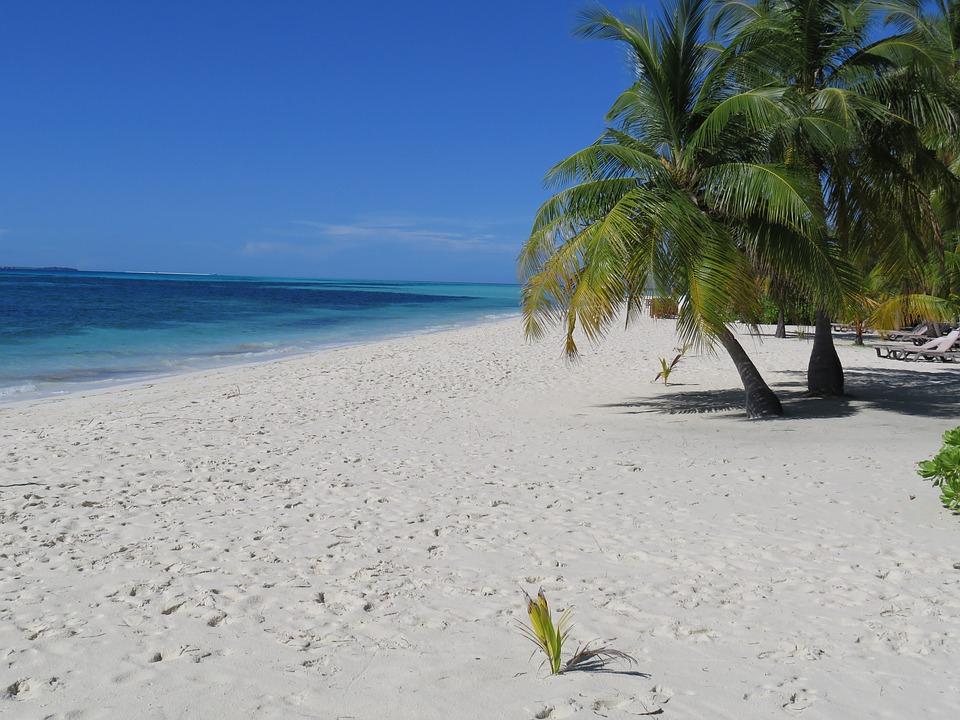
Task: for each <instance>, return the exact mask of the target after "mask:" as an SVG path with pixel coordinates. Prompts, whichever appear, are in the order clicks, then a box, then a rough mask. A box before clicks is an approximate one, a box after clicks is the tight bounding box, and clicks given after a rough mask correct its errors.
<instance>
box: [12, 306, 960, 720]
mask: <svg viewBox="0 0 960 720" xmlns="http://www.w3.org/2000/svg"><path fill="white" fill-rule="evenodd" d="M744 342H745V345H746V346H747V347H748V349H750V350H751V351H752V353H753V356H754V357H755V359H756V361H757V363H758V365H759V366H760V368H761V370H762V371H763V372H764V374H765V376H766V377H767V379H768V380H769V381H770V382H771V384H772V385H774V386H778V387H779V388H780V389H781V390H782V391H783V393H784V397H785V398H786V399H787V402H786V406H787V409H788V411H789V412H790V414H791V417H790V418H788V419H784V420H778V421H770V422H759V423H757V422H753V423H751V422H747V421H745V420H744V419H743V418H742V416H741V415H740V413H739V412H738V411H737V410H733V411H727V412H720V413H716V412H712V413H705V412H698V411H705V410H710V409H716V408H717V407H724V406H731V405H732V406H733V407H734V408H736V406H738V405H739V403H740V391H739V390H738V387H739V386H738V380H737V376H736V374H735V372H734V371H733V368H732V366H731V364H730V363H729V361H728V359H727V358H726V357H723V356H721V357H690V358H687V359H685V360H683V361H682V363H681V364H680V365H679V367H678V369H677V370H676V372H675V375H674V377H673V379H674V380H675V381H676V383H677V384H676V385H672V386H671V387H668V388H664V387H663V386H662V385H653V384H651V382H650V380H651V378H652V377H653V375H654V373H655V372H656V358H657V356H659V355H667V354H669V353H670V351H671V350H672V349H673V348H674V346H675V345H676V341H675V339H674V336H673V327H672V325H671V324H670V323H660V324H654V323H652V322H647V323H644V324H641V325H639V326H637V327H636V328H634V329H632V330H631V331H629V332H627V333H622V332H615V333H613V335H612V336H611V337H610V338H609V340H608V341H607V342H606V343H605V344H604V345H603V346H602V347H601V348H600V350H599V351H589V352H587V353H586V356H585V358H584V361H583V362H582V363H581V364H580V365H578V366H575V367H570V366H568V365H566V364H565V363H564V362H563V361H562V360H561V359H560V357H559V344H558V343H547V344H542V345H537V346H529V345H525V344H524V343H523V342H522V339H521V335H520V330H519V327H518V323H517V322H516V321H507V322H501V323H497V324H491V325H486V326H480V327H473V328H467V329H461V330H455V331H451V332H444V333H438V334H433V335H423V336H419V337H411V338H406V339H401V340H394V341H389V342H383V343H378V344H372V345H367V346H360V347H354V348H347V349H340V350H335V351H328V352H323V353H319V354H316V355H313V356H309V357H302V358H296V359H291V360H285V361H280V362H275V363H271V364H266V365H261V366H252V367H242V368H230V369H224V370H218V371H210V372H205V373H201V374H195V375H188V376H183V377H178V378H171V379H167V380H162V381H157V382H154V383H151V384H147V385H142V386H136V387H127V388H118V389H113V390H110V391H107V392H99V393H94V394H89V395H87V396H70V397H65V398H59V399H53V400H46V401H41V402H34V403H31V404H28V405H20V406H8V407H6V408H3V409H0V437H2V439H3V445H2V459H0V484H2V485H3V487H2V488H0V520H2V536H0V659H2V665H0V692H2V693H4V694H5V697H3V698H2V699H0V715H3V716H4V717H9V718H21V717H22V718H42V717H52V718H179V717H190V718H246V717H250V718H391V719H393V718H411V719H413V718H416V719H418V720H419V719H422V718H444V719H447V718H534V717H537V718H545V717H550V718H563V717H594V716H602V717H610V718H627V717H636V716H637V715H639V714H642V713H644V712H651V711H656V710H657V709H658V708H662V710H663V717H667V718H770V717H778V716H780V715H783V714H787V715H800V716H802V717H805V718H897V719H898V720H901V719H903V718H914V717H916V718H920V717H922V718H957V717H960V675H958V673H957V660H958V658H960V569H957V568H956V567H954V564H955V563H958V562H960V545H958V542H957V539H958V536H960V518H957V517H953V516H951V515H949V514H948V513H946V512H944V511H943V510H942V509H941V508H940V506H939V503H938V501H937V493H936V492H935V490H933V489H932V488H930V487H929V486H927V485H926V484H924V483H923V482H922V481H920V480H919V479H918V478H917V477H916V475H915V474H914V463H915V462H916V461H917V460H919V459H922V458H923V457H925V456H928V455H930V454H931V453H932V452H933V451H934V450H935V449H936V448H937V447H938V445H939V436H940V434H941V433H942V432H943V431H944V430H945V429H947V428H949V427H951V426H954V425H956V424H957V422H958V419H957V416H958V414H960V413H958V412H957V410H958V405H957V403H958V398H960V392H958V390H960V368H955V367H942V366H940V367H934V366H923V365H921V364H919V363H918V364H909V365H907V364H903V363H898V362H894V361H882V360H878V359H876V358H875V357H873V353H872V352H871V351H870V350H868V349H866V350H865V349H857V348H852V347H850V346H849V343H841V348H840V351H841V355H842V357H843V359H844V361H845V363H846V366H847V368H848V386H849V390H850V391H851V393H852V394H853V397H852V398H850V399H847V400H843V401H817V400H809V399H805V398H802V397H800V395H799V393H800V391H801V390H802V386H803V383H804V374H803V369H804V368H805V365H806V359H807V354H808V352H809V348H810V344H809V341H805V340H798V339H787V340H774V339H772V338H767V339H765V340H764V342H763V343H762V345H757V344H756V343H755V341H754V340H753V339H751V338H745V340H744ZM957 567H960V566H957ZM539 585H543V587H544V589H545V590H546V592H547V594H548V597H549V598H550V599H551V600H552V601H553V602H554V603H555V604H556V605H558V606H572V608H573V612H574V620H575V623H576V626H575V629H574V638H575V639H577V640H591V639H595V638H616V640H615V643H614V644H615V645H616V647H618V648H620V649H622V650H624V651H626V652H629V653H632V654H633V655H635V656H636V657H637V659H638V661H639V663H638V665H637V666H636V667H634V668H623V669H624V670H628V671H630V672H628V673H623V674H617V673H605V674H587V673H577V674H568V675H564V676H560V677H555V678H548V677H545V676H544V673H543V671H542V670H541V669H539V668H538V666H539V663H540V659H539V658H533V659H530V652H531V646H530V645H528V644H527V641H525V640H524V639H523V638H522V637H521V636H520V634H519V632H518V631H517V630H516V628H515V623H516V622H517V621H518V620H519V619H521V618H522V617H523V616H524V612H523V607H522V603H521V596H520V591H519V588H520V587H521V586H523V587H526V588H528V589H530V590H535V589H536V588H537V586H539Z"/></svg>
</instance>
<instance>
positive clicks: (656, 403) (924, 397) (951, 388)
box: [600, 366, 960, 420]
mask: <svg viewBox="0 0 960 720" xmlns="http://www.w3.org/2000/svg"><path fill="white" fill-rule="evenodd" d="M777 374H778V375H780V376H786V377H785V378H784V380H782V381H781V382H778V383H776V384H774V390H775V392H776V393H777V395H779V396H780V400H781V401H782V403H783V409H784V413H785V417H784V418H783V419H784V420H791V419H814V418H840V417H849V416H851V415H855V414H856V413H858V412H860V411H861V410H863V409H875V410H884V411H887V412H893V413H898V414H900V415H912V416H918V417H932V418H954V417H957V416H960V366H958V367H956V368H952V367H951V368H944V369H943V371H942V372H925V371H923V370H920V369H916V370H915V369H911V368H909V367H890V368H875V367H870V368H866V367H853V368H846V369H845V370H844V375H845V377H846V390H847V394H846V395H845V396H843V397H817V396H811V395H809V394H808V393H807V392H806V387H807V382H806V372H804V371H790V370H785V371H780V372H778V373H777ZM600 407H608V408H623V411H624V412H625V413H628V414H640V413H662V414H666V415H690V414H704V415H708V416H716V417H724V418H728V419H730V418H738V417H739V418H743V419H746V418H745V415H744V413H743V390H742V389H739V388H724V389H721V390H697V391H680V392H670V391H669V387H668V388H667V390H666V391H665V392H664V393H663V394H661V395H657V396H655V397H644V398H634V399H630V400H625V401H623V402H619V403H610V404H606V405H601V406H600Z"/></svg>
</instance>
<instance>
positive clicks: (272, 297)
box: [0, 270, 519, 402]
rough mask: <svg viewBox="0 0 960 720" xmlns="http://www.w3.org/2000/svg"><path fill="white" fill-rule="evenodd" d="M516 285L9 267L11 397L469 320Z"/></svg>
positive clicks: (3, 278) (0, 314)
mask: <svg viewBox="0 0 960 720" xmlns="http://www.w3.org/2000/svg"><path fill="white" fill-rule="evenodd" d="M518 301H519V289H518V288H517V287H516V286H514V285H470V284H459V283H449V284H437V283H420V282H409V283H406V282H404V283H401V282H362V281H337V280H300V279H289V278H282V279H281V278H258V277H226V276H208V275H163V274H136V273H95V272H58V271H50V272H47V271H32V270H31V271H25V270H14V271H0V402H3V401H5V400H6V401H9V400H14V399H21V398H27V397H33V396H38V395H49V394H55V393H62V392H69V391H71V390H77V389H83V388H90V387H96V386H98V385H102V384H109V383H114V382H120V381H129V380H136V379H145V378H150V377H155V376H159V375H166V374H171V373H176V372H182V371H185V370H195V369H203V368H209V367H215V366H219V365H227V364H231V363H238V362H255V361H258V360H266V359H270V358H273V357H278V356H283V355H289V354H294V353H297V352H304V351H308V350H312V349H317V348H322V347H329V346H336V345H345V344H351V343H357V342H363V341H368V340H373V339H378V338H385V337H392V336H397V335H404V334H409V333H414V332H421V331H427V330H434V329H442V328H447V327H455V326H458V325H464V324H469V323H475V322H481V321H484V320H488V319H494V318H496V317H501V316H507V315H510V314H513V313H515V312H517V305H518Z"/></svg>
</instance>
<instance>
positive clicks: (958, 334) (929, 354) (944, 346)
mask: <svg viewBox="0 0 960 720" xmlns="http://www.w3.org/2000/svg"><path fill="white" fill-rule="evenodd" d="M957 340H960V330H953V331H951V332H949V333H948V334H946V335H944V336H943V337H939V338H935V339H933V340H931V341H930V342H927V343H924V344H923V345H920V346H916V345H907V344H906V343H894V344H884V345H874V346H873V349H874V350H876V351H877V357H887V358H891V359H893V360H912V361H916V360H919V359H920V358H921V357H923V358H924V359H938V357H939V358H940V359H951V360H952V359H953V358H952V357H950V358H944V357H943V356H945V355H951V356H952V355H953V354H954V352H953V346H954V345H956V344H957ZM884 353H886V354H884Z"/></svg>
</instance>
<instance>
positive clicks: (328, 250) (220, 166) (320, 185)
mask: <svg viewBox="0 0 960 720" xmlns="http://www.w3.org/2000/svg"><path fill="white" fill-rule="evenodd" d="M586 4H587V3H584V2H575V1H573V0H552V1H551V0H523V2H500V1H489V0H488V1H486V2H475V3H466V2H459V1H457V2H451V1H450V0H447V1H446V2H433V1H432V0H429V1H424V0H418V1H417V2H407V3H399V2H369V3H364V4H362V5H359V4H350V3H334V2H325V1H324V2H321V1H317V2H308V1H307V0H302V1H300V2H294V1H288V2H276V1H275V2H270V3H266V2H250V3H244V2H164V3H149V4H148V3H131V2H97V1H95V0H94V1H92V2H89V3H76V2H33V3H10V4H7V5H6V6H5V8H4V12H3V19H2V22H0V83H2V96H3V111H2V112H0V157H2V158H3V161H2V165H0V228H2V230H0V265H3V264H6V265H69V266H75V267H81V268H84V269H105V270H161V271H180V272H216V273H225V274H255V275H286V276H311V277H358V278H384V279H391V278H392V279H441V280H464V281H508V282H509V281H513V280H514V278H515V276H514V269H513V263H514V259H515V257H516V254H517V249H518V246H519V243H520V242H521V241H522V239H523V238H524V236H525V234H526V233H527V231H528V229H529V225H530V221H531V219H532V216H533V213H534V211H535V209H536V207H537V206H538V204H539V203H540V202H542V200H543V199H544V198H545V197H546V191H545V190H544V188H543V185H542V177H543V173H544V171H545V170H546V169H547V168H548V167H549V166H550V165H551V164H552V163H553V162H555V161H557V160H558V159H560V158H561V157H563V156H564V155H565V154H567V153H569V152H571V151H573V150H575V149H577V148H579V147H580V146H582V145H584V144H586V143H588V142H590V141H591V140H593V139H594V137H595V136H596V134H597V133H598V132H599V131H600V130H601V128H602V118H603V113H604V111H605V110H606V109H607V107H608V105H609V104H610V102H611V101H612V100H613V98H614V96H615V94H616V93H617V92H618V91H619V90H621V89H622V88H623V87H625V86H626V85H627V84H628V82H629V72H628V67H627V64H626V60H625V57H624V55H623V53H622V50H620V49H619V48H617V47H616V46H614V45H612V44H609V43H601V42H597V41H586V40H580V39H576V38H574V37H572V35H571V29H572V28H573V27H574V25H575V23H576V14H577V11H578V10H580V9H582V8H583V7H585V6H586ZM637 4H638V3H630V5H631V6H636V5H637ZM640 4H642V3H640ZM608 5H609V6H612V7H615V8H616V7H620V6H622V4H621V3H609V4H608Z"/></svg>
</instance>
